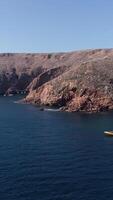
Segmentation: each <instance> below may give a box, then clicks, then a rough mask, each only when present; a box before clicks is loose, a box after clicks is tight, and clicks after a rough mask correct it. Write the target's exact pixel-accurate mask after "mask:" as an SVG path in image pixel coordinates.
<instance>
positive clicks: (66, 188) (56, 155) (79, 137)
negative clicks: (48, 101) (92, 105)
mask: <svg viewBox="0 0 113 200" xmlns="http://www.w3.org/2000/svg"><path fill="white" fill-rule="evenodd" d="M18 99H20V97H0V200H113V138H112V137H111V138H110V137H106V136H104V134H103V132H104V130H110V129H112V130H113V113H112V112H109V113H100V114H83V113H81V114H80V113H76V114H75V113H65V112H51V110H46V111H40V110H39V108H38V107H33V106H32V105H25V104H18V103H15V101H16V100H18Z"/></svg>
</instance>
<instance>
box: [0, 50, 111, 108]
mask: <svg viewBox="0 0 113 200" xmlns="http://www.w3.org/2000/svg"><path fill="white" fill-rule="evenodd" d="M17 93H28V94H27V96H26V98H25V99H24V101H25V102H27V103H34V104H39V105H46V106H55V107H59V108H60V109H61V110H64V111H69V112H74V111H85V112H98V111H106V110H112V109H113V49H97V50H86V51H78V52H71V53H52V54H0V94H1V95H4V94H5V95H9V94H17Z"/></svg>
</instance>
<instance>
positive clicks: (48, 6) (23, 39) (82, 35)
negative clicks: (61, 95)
mask: <svg viewBox="0 0 113 200" xmlns="http://www.w3.org/2000/svg"><path fill="white" fill-rule="evenodd" d="M112 47H113V0H0V52H14V53H15V52H31V53H32V52H42V53H43V52H66V51H75V50H83V49H95V48H112Z"/></svg>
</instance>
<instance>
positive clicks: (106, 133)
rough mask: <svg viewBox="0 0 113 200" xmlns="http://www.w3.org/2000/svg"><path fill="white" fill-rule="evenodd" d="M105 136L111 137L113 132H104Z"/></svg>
mask: <svg viewBox="0 0 113 200" xmlns="http://www.w3.org/2000/svg"><path fill="white" fill-rule="evenodd" d="M104 134H105V135H106V136H113V131H104Z"/></svg>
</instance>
